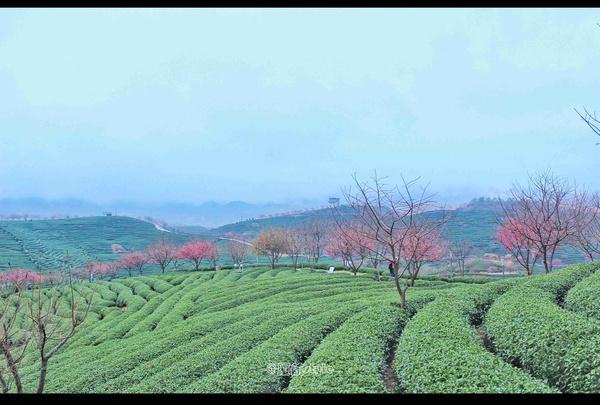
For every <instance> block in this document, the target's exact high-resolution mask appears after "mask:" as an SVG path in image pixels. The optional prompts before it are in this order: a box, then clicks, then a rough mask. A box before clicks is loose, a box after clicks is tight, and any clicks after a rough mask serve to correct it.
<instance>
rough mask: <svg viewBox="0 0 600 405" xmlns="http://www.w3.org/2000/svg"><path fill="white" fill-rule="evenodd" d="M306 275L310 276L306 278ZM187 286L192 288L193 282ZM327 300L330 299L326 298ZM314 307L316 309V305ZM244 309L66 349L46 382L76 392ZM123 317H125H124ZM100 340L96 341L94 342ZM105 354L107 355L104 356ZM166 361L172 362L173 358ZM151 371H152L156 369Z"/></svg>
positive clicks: (297, 297) (303, 297)
mask: <svg viewBox="0 0 600 405" xmlns="http://www.w3.org/2000/svg"><path fill="white" fill-rule="evenodd" d="M305 278H306V279H309V277H305ZM321 281H322V282H323V283H330V282H331V279H321ZM260 286H261V283H256V285H255V286H253V287H255V288H260ZM182 287H183V286H182ZM190 287H193V285H191V286H190ZM195 287H197V286H195ZM286 287H287V283H285V284H284V285H282V286H281V288H286ZM342 288H346V287H345V286H344V285H340V291H339V292H340V297H339V301H340V303H342V302H345V301H346V300H347V299H348V298H351V297H349V296H345V295H343V294H342V290H341V289H342ZM190 291H191V290H190ZM190 291H188V293H189V292H190ZM289 293H290V300H291V301H292V302H300V303H301V302H303V301H309V299H310V297H313V296H314V292H302V293H301V294H298V292H297V291H295V290H292V291H290V292H289ZM292 295H294V298H292ZM180 298H181V297H180ZM328 301H332V300H331V299H330V298H329V299H328ZM317 304H318V303H317ZM252 306H254V308H259V309H260V311H262V312H264V311H265V308H268V307H269V303H268V302H259V301H257V302H252V303H249V304H248V305H246V307H250V308H252ZM296 306H297V304H296ZM273 308H274V310H282V309H281V307H280V306H275V305H273ZM316 308H319V305H317V306H316ZM245 312H246V311H245V310H244V309H243V308H241V309H240V308H237V307H234V308H232V309H231V310H229V311H227V313H229V314H230V315H228V316H226V313H222V312H221V313H214V314H202V316H194V317H192V318H189V319H188V322H175V323H173V324H171V325H170V328H165V329H164V330H163V331H160V333H159V331H155V332H153V333H152V334H148V333H143V332H142V331H139V332H138V333H135V334H133V336H132V337H130V338H127V339H126V340H112V341H107V342H105V343H102V344H100V345H98V346H88V347H82V348H78V349H77V350H76V351H68V352H66V353H64V355H59V356H57V357H56V359H55V360H56V362H54V360H53V363H52V364H51V369H52V370H51V373H52V375H53V376H56V377H53V379H56V382H57V385H54V384H51V385H49V389H51V390H56V389H57V387H63V386H66V387H71V388H69V389H72V390H74V391H77V390H81V389H82V388H81V387H87V386H90V385H95V384H97V383H98V382H101V381H106V380H109V379H110V378H113V377H114V376H116V375H117V374H122V373H124V372H126V371H127V368H128V367H131V368H136V367H138V366H140V365H141V364H143V363H144V362H146V361H149V360H151V359H152V358H154V357H156V356H160V355H163V354H164V353H168V352H169V351H171V350H172V349H173V348H175V347H177V346H179V345H182V344H184V343H188V342H191V341H192V340H194V339H197V337H198V336H202V335H203V334H205V333H206V332H207V331H214V330H216V328H218V327H221V326H226V325H228V324H229V323H231V322H233V321H234V320H235V319H239V317H243V316H244V313H245ZM124 319H125V320H126V319H127V317H125V318H124ZM203 325H205V326H203ZM245 329H250V325H247V326H246V327H245ZM98 338H100V337H98ZM100 340H103V339H100ZM100 340H95V342H98V341H100ZM189 349H190V351H189V352H188V355H189V354H191V353H194V352H197V351H198V347H197V346H194V347H190V348H189ZM106 353H109V354H108V355H107V354H106ZM166 358H168V357H166ZM168 361H169V360H167V362H168ZM169 364H173V363H172V361H171V363H169ZM71 370H77V372H76V375H73V372H72V371H71ZM151 371H154V372H155V371H158V369H153V370H151ZM115 373H117V374H115ZM81 376H85V377H81ZM61 390H62V388H61Z"/></svg>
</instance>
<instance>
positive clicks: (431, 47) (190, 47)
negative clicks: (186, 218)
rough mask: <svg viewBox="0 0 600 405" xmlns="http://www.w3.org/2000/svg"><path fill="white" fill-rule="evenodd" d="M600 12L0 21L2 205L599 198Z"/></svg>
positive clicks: (217, 13)
mask: <svg viewBox="0 0 600 405" xmlns="http://www.w3.org/2000/svg"><path fill="white" fill-rule="evenodd" d="M598 22H600V11H598V10H593V9H588V10H565V9H559V10H537V9H535V10H456V9H453V10H426V9H420V10H406V9H398V10H364V9H357V10H331V9H329V10H306V9H303V10H298V9H296V10H294V9H289V10H287V9H279V10H260V9H252V10H241V9H240V10H207V9H198V10H164V9H157V10H126V9H120V10H100V9H98V10H94V9H82V10H68V9H62V10H61V9H56V10H35V9H32V10H9V9H1V10H0V198H3V197H24V196H41V197H47V198H62V197H77V198H84V199H89V200H93V201H97V202H105V201H110V200H118V199H126V200H146V201H165V200H167V201H184V202H203V201H208V200H215V201H229V200H245V201H249V202H263V201H283V200H289V199H295V198H307V199H321V198H326V197H327V196H329V195H330V194H339V193H338V191H339V189H340V187H341V186H343V185H347V184H349V182H350V180H351V179H350V175H351V174H352V173H353V172H355V171H356V172H358V174H359V175H361V176H362V177H366V176H369V175H370V174H372V172H373V170H374V169H377V170H378V173H379V174H382V175H387V176H389V177H390V178H391V179H392V180H394V179H397V178H398V177H399V175H400V173H403V174H404V175H406V176H408V177H413V176H422V178H423V179H425V180H426V181H428V182H430V184H431V188H432V189H433V190H435V191H438V192H439V193H440V196H443V198H447V199H450V200H456V199H459V200H460V199H467V200H468V199H470V198H471V197H474V196H478V195H491V196H495V195H496V194H497V193H499V192H501V191H503V190H505V189H506V188H507V187H509V186H510V185H511V183H513V181H515V180H519V179H523V178H524V176H526V174H527V172H533V171H536V170H542V169H546V168H552V169H553V170H554V171H555V172H556V173H558V174H560V175H563V176H568V177H571V178H573V179H576V180H577V182H578V183H583V184H586V185H587V186H589V187H590V188H592V189H600V176H598V172H599V171H600V146H595V143H596V142H598V141H600V139H597V137H595V136H594V135H593V134H592V132H591V131H590V130H589V129H587V128H586V127H585V126H584V124H583V123H582V122H581V121H580V120H579V118H578V117H577V116H576V115H575V113H574V111H573V107H581V106H584V105H585V106H587V107H588V108H591V109H594V108H596V109H600V97H599V94H600V80H598V79H599V76H600V27H598V26H597V23H598Z"/></svg>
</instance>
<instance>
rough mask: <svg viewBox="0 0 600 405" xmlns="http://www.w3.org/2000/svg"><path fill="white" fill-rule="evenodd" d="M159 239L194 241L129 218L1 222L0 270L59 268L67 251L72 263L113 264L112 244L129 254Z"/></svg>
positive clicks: (188, 236) (114, 254) (76, 264)
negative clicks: (93, 261)
mask: <svg viewBox="0 0 600 405" xmlns="http://www.w3.org/2000/svg"><path fill="white" fill-rule="evenodd" d="M160 238H165V239H166V240H169V241H173V242H176V243H182V242H184V241H186V240H189V239H190V238H191V236H190V235H185V234H182V233H176V232H166V231H161V230H159V229H157V227H155V226H154V225H153V224H151V223H149V222H145V221H141V220H138V219H134V218H129V217H121V216H111V217H106V216H105V217H85V218H72V219H55V220H29V221H22V220H21V221H0V270H5V269H7V268H9V267H12V268H15V267H25V268H31V269H35V268H41V269H56V268H59V267H60V266H61V264H62V263H63V260H64V257H65V252H67V253H68V256H69V259H70V260H71V263H72V264H73V265H75V266H78V265H82V264H84V263H86V262H88V261H90V260H97V261H111V260H115V259H117V258H118V257H119V255H118V254H117V253H116V252H115V251H113V245H120V246H121V247H122V248H123V249H125V250H126V251H132V250H138V249H144V248H145V247H146V246H148V245H149V244H151V243H153V242H155V241H156V240H158V239H160Z"/></svg>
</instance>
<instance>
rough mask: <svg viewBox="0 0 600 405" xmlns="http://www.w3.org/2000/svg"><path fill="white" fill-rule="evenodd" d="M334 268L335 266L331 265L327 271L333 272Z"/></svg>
mask: <svg viewBox="0 0 600 405" xmlns="http://www.w3.org/2000/svg"><path fill="white" fill-rule="evenodd" d="M334 270H335V267H333V266H331V267H330V268H329V271H328V272H327V273H333V272H334Z"/></svg>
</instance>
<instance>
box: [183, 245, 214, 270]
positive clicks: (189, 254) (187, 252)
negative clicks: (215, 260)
mask: <svg viewBox="0 0 600 405" xmlns="http://www.w3.org/2000/svg"><path fill="white" fill-rule="evenodd" d="M214 249H215V247H214V244H213V243H211V242H205V241H199V240H194V241H191V242H188V243H186V244H185V245H183V246H182V247H181V248H180V249H179V251H178V252H177V257H178V258H179V259H181V260H187V261H189V262H191V263H193V264H194V269H195V270H196V271H199V270H200V264H201V263H202V261H203V260H208V261H210V259H211V257H212V255H213V254H214Z"/></svg>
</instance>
